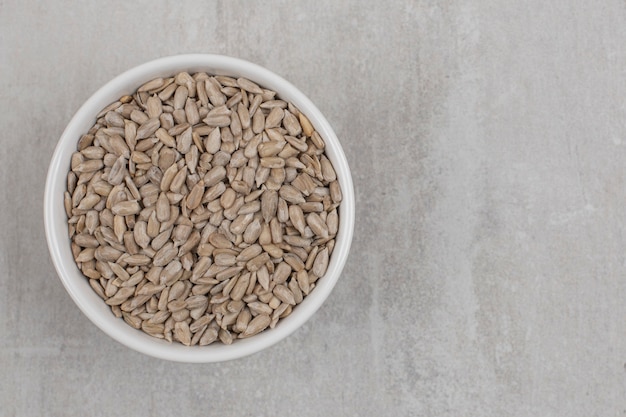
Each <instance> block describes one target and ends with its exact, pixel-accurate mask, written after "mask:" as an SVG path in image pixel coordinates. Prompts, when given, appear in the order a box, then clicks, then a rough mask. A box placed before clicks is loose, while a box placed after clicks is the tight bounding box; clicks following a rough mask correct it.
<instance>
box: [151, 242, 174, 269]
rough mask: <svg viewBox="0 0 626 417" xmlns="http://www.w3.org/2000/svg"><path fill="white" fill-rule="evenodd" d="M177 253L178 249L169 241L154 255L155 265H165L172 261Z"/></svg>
mask: <svg viewBox="0 0 626 417" xmlns="http://www.w3.org/2000/svg"><path fill="white" fill-rule="evenodd" d="M177 254H178V250H177V249H176V248H175V247H174V245H173V244H172V243H171V242H168V243H166V244H165V245H163V247H162V248H161V249H159V250H158V251H157V253H156V254H155V255H154V260H153V264H154V266H165V265H167V264H168V263H170V261H172V260H173V259H174V258H175V257H176V255H177Z"/></svg>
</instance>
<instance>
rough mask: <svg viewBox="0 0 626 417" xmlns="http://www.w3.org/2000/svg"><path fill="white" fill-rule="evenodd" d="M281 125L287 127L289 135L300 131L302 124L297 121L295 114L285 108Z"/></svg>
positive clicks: (297, 133) (296, 134)
mask: <svg viewBox="0 0 626 417" xmlns="http://www.w3.org/2000/svg"><path fill="white" fill-rule="evenodd" d="M283 126H284V127H285V129H287V132H288V133H289V135H290V136H298V135H299V134H300V133H302V126H300V123H299V122H298V119H297V118H296V116H294V115H293V113H291V112H290V111H289V110H285V116H284V117H283Z"/></svg>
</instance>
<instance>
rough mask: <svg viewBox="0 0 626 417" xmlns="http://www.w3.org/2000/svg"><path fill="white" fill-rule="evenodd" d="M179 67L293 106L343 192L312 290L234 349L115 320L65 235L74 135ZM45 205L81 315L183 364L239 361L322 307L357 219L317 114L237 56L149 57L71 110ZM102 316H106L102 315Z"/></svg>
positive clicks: (342, 162)
mask: <svg viewBox="0 0 626 417" xmlns="http://www.w3.org/2000/svg"><path fill="white" fill-rule="evenodd" d="M182 70H185V71H188V72H190V73H192V72H197V71H205V72H210V73H212V74H216V75H230V76H241V77H245V78H248V79H250V80H252V81H254V82H256V83H258V84H259V85H262V86H263V87H265V88H269V89H271V90H274V91H276V92H277V94H278V96H280V97H281V98H283V99H284V100H286V101H289V102H291V103H293V104H294V105H295V106H296V107H297V108H298V109H300V110H301V111H302V112H303V113H304V114H305V115H306V116H307V118H309V120H310V121H311V123H312V124H313V126H314V128H315V129H316V130H317V131H318V133H319V134H320V135H321V136H322V138H323V139H324V141H325V143H326V150H325V152H326V155H327V156H328V158H329V159H330V160H331V162H332V163H333V166H334V168H335V171H336V173H337V177H338V180H339V183H340V185H341V190H342V194H343V199H342V202H341V205H340V206H339V213H340V224H339V231H338V234H337V238H336V244H335V247H334V249H333V254H332V256H331V260H330V264H329V266H328V270H327V272H326V274H325V275H324V277H322V278H320V280H319V281H318V285H317V286H316V288H315V290H314V291H312V292H311V294H309V295H308V296H307V297H305V299H304V301H303V302H302V303H301V304H299V305H298V306H297V308H296V309H294V312H293V313H292V314H291V315H290V316H288V317H286V318H285V319H282V320H280V321H279V323H278V325H277V326H276V327H275V328H274V329H268V330H267V331H264V332H262V333H260V334H258V335H256V336H253V337H251V338H248V339H239V340H237V341H236V343H233V344H232V345H222V344H212V345H208V346H190V347H187V346H183V345H182V344H179V343H169V342H166V341H163V340H159V339H156V338H154V337H151V336H148V335H147V334H145V333H143V332H141V331H138V330H135V329H133V328H132V327H131V326H129V325H128V324H127V323H125V322H124V321H123V320H120V319H118V318H116V317H115V316H113V314H111V312H110V309H109V307H108V306H107V305H106V304H105V303H104V302H102V299H100V298H99V297H98V296H97V295H96V294H95V292H94V291H93V290H92V289H91V287H90V286H89V284H88V281H87V280H86V279H85V278H84V276H83V275H82V273H81V272H80V271H79V270H78V268H77V266H76V264H75V262H74V260H73V257H72V256H71V251H70V245H69V239H68V238H67V216H66V214H65V210H64V208H63V192H64V191H65V189H66V173H67V171H68V168H67V167H68V166H69V158H70V157H71V154H72V153H73V152H74V151H75V149H76V143H77V141H78V138H79V137H80V135H82V134H84V133H85V132H86V131H87V130H88V129H89V127H91V126H92V125H93V123H94V122H95V119H96V117H95V116H96V114H97V113H98V112H99V111H100V110H101V109H102V108H104V107H105V106H107V105H108V104H110V103H111V102H113V101H115V100H117V99H118V98H119V97H121V96H122V95H123V93H126V94H129V93H131V92H133V91H134V90H135V89H137V88H138V87H139V86H140V85H141V84H143V83H145V82H147V81H149V80H150V79H153V78H155V77H156V76H166V75H169V76H171V75H173V74H175V73H176V72H177V71H182ZM277 86H278V88H277ZM85 126H87V128H86V129H85V128H84V127H85ZM43 208H44V213H43V214H44V227H45V234H46V241H47V244H48V249H49V253H50V257H51V259H52V262H53V264H54V267H55V269H56V272H57V275H58V276H59V279H60V280H61V282H62V284H63V286H64V287H65V289H66V291H67V292H68V293H69V295H70V297H71V298H72V300H73V301H74V303H75V304H76V305H77V306H78V307H79V309H80V310H81V311H82V312H83V314H85V315H86V316H87V318H89V320H90V321H91V322H92V323H93V324H95V325H96V326H97V327H98V328H100V329H101V330H102V331H103V332H104V333H106V334H107V335H108V336H110V337H111V338H113V339H114V340H116V341H117V342H119V343H121V344H123V345H125V346H127V347H129V348H131V349H133V350H135V351H137V352H140V353H143V354H146V355H149V356H152V357H155V358H159V359H165V360H170V361H176V362H186V363H209V362H221V361H227V360H232V359H237V358H241V357H245V356H248V355H251V354H254V353H257V352H259V351H261V350H264V349H266V348H268V347H270V346H272V345H274V344H276V343H278V342H279V341H281V340H283V339H284V338H286V337H287V336H289V335H290V334H292V333H293V332H294V331H295V330H297V329H298V328H299V327H301V326H302V325H303V324H304V323H305V322H306V321H308V320H309V319H310V318H311V317H312V316H313V314H314V313H315V312H316V311H317V310H318V309H319V308H320V307H321V305H322V304H323V303H324V301H325V300H326V299H327V298H328V296H329V295H330V293H331V291H332V289H333V288H334V286H335V284H336V283H337V281H338V278H339V276H340V275H341V272H342V270H343V267H344V265H345V263H346V261H347V257H348V254H349V250H350V246H351V243H352V238H353V232H354V222H355V197H354V188H353V183H352V177H351V174H350V169H349V166H348V161H347V159H346V157H345V154H344V152H343V148H342V147H341V144H340V142H339V139H338V138H337V136H336V134H335V132H334V130H333V129H332V127H331V126H330V123H329V122H328V121H327V120H326V118H325V117H324V116H323V114H322V113H321V112H320V111H319V109H318V108H317V107H316V106H315V105H314V104H313V102H312V101H311V100H310V99H309V98H308V97H307V96H306V95H304V94H303V93H302V92H301V91H300V90H299V89H297V88H296V87H295V86H294V85H293V84H291V83H290V82H288V81H287V80H285V79H284V78H282V77H280V76H279V75H277V74H275V73H274V72H272V71H270V70H269V69H267V68H264V67H262V66H260V65H257V64H254V63H252V62H249V61H246V60H243V59H240V58H234V57H230V56H226V55H216V54H183V55H172V56H167V57H162V58H158V59H155V60H151V61H148V62H145V63H143V64H140V65H137V66H135V67H133V68H130V69H128V70H126V71H124V72H122V73H121V74H119V75H117V76H116V77H114V78H113V79H111V80H110V81H108V82H107V83H105V84H104V85H103V86H102V87H100V88H99V89H98V90H96V91H95V92H94V93H93V94H92V95H91V96H90V97H89V98H88V99H87V100H86V101H85V102H84V103H83V104H82V105H81V106H80V108H79V109H78V110H77V111H76V113H75V114H74V116H73V117H72V118H71V120H70V122H69V123H68V124H67V126H66V127H65V129H64V131H63V133H62V134H61V136H60V138H59V140H58V142H57V145H56V147H55V150H54V153H53V156H52V158H51V161H50V165H49V167H48V173H47V177H46V186H45V192H44V204H43ZM60 214H62V216H60ZM61 219H62V221H61ZM63 239H66V241H67V243H68V244H67V245H62V244H59V243H60V242H61V241H62V240H63ZM68 253H69V257H68ZM86 289H88V290H89V291H88V292H87V291H86ZM94 297H95V298H94ZM96 300H98V301H96ZM105 311H106V312H108V315H107V314H104V312H105Z"/></svg>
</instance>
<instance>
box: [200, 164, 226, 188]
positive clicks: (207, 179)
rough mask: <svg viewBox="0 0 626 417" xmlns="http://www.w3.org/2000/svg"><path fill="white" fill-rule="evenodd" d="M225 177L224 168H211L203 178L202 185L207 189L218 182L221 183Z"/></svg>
mask: <svg viewBox="0 0 626 417" xmlns="http://www.w3.org/2000/svg"><path fill="white" fill-rule="evenodd" d="M225 177H226V168H224V167H223V166H216V167H214V168H212V169H211V170H210V171H209V172H207V173H206V175H205V176H204V184H205V186H207V187H212V186H214V185H215V184H217V183H218V182H220V181H222V180H223V179H224V178H225Z"/></svg>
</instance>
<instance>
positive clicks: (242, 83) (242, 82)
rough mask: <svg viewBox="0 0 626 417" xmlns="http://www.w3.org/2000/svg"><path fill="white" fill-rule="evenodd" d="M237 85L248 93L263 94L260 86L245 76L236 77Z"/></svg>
mask: <svg viewBox="0 0 626 417" xmlns="http://www.w3.org/2000/svg"><path fill="white" fill-rule="evenodd" d="M237 85H238V86H239V87H241V88H243V89H244V90H246V91H248V92H250V93H253V94H263V90H262V89H261V87H259V86H258V85H257V84H255V83H253V82H252V81H250V80H248V79H246V78H243V77H242V78H238V79H237Z"/></svg>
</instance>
